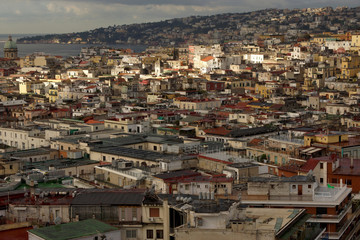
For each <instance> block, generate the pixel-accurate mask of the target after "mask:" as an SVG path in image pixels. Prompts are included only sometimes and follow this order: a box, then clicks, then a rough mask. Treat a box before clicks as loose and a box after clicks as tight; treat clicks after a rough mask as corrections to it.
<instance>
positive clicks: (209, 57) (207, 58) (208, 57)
mask: <svg viewBox="0 0 360 240" xmlns="http://www.w3.org/2000/svg"><path fill="white" fill-rule="evenodd" d="M212 59H214V57H213V56H207V57H206V58H203V59H201V61H203V62H208V61H210V60H212Z"/></svg>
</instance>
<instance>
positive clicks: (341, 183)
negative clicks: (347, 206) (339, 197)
mask: <svg viewBox="0 0 360 240" xmlns="http://www.w3.org/2000/svg"><path fill="white" fill-rule="evenodd" d="M340 187H341V188H342V187H343V181H342V178H340Z"/></svg>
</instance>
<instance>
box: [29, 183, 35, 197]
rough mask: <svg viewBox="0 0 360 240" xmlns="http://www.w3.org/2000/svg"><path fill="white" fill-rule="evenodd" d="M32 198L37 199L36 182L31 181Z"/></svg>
mask: <svg viewBox="0 0 360 240" xmlns="http://www.w3.org/2000/svg"><path fill="white" fill-rule="evenodd" d="M30 198H31V199H35V182H34V180H31V181H30Z"/></svg>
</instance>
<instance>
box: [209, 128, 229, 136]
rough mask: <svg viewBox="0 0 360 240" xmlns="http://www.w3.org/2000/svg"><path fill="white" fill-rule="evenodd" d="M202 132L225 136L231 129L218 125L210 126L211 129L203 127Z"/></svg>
mask: <svg viewBox="0 0 360 240" xmlns="http://www.w3.org/2000/svg"><path fill="white" fill-rule="evenodd" d="M204 132H205V133H206V134H211V135H220V136H226V135H228V134H229V133H230V132H231V131H230V130H227V129H226V128H224V127H218V128H211V129H205V130H204Z"/></svg>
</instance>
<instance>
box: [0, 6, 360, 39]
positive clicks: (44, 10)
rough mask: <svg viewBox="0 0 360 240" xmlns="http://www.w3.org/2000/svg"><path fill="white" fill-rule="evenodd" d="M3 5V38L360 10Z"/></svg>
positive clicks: (0, 28)
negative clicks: (218, 17) (259, 13)
mask: <svg viewBox="0 0 360 240" xmlns="http://www.w3.org/2000/svg"><path fill="white" fill-rule="evenodd" d="M5 1H6V3H4V2H5ZM0 3H2V4H1V7H0V34H10V33H12V34H15V33H66V32H78V31H86V30H90V29H94V28H98V27H107V26H109V25H114V24H115V25H122V24H129V23H142V22H153V21H159V20H164V19H171V18H176V17H187V16H192V15H211V14H216V13H227V12H247V11H253V10H259V9H265V8H305V7H324V6H332V7H336V6H343V5H347V6H348V7H356V6H360V1H359V0H182V1H181V0H0Z"/></svg>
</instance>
